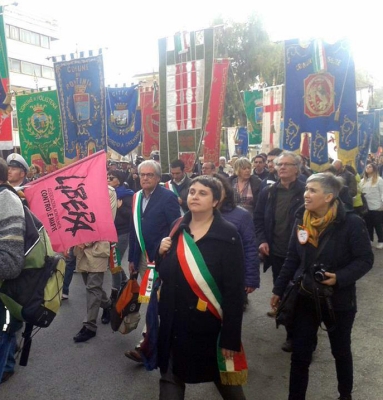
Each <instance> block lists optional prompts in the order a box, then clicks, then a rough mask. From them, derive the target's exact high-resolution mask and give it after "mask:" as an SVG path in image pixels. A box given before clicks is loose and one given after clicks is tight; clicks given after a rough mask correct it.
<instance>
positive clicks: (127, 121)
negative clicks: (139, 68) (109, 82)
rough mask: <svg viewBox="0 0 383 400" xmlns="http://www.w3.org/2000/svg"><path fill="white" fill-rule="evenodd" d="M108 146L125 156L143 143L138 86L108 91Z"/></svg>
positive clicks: (109, 89) (108, 89)
mask: <svg viewBox="0 0 383 400" xmlns="http://www.w3.org/2000/svg"><path fill="white" fill-rule="evenodd" d="M106 112H107V115H108V123H107V135H108V146H109V147H110V148H111V149H112V150H114V151H115V152H117V153H118V154H120V155H122V156H125V155H126V154H128V153H130V152H131V151H132V150H134V149H135V148H136V147H137V146H138V144H139V143H140V141H141V110H140V109H139V107H138V85H135V86H131V87H128V88H126V87H122V88H107V89H106Z"/></svg>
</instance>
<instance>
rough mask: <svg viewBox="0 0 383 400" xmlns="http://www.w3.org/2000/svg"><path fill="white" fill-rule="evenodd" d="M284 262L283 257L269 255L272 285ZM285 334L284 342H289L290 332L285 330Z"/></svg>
mask: <svg viewBox="0 0 383 400" xmlns="http://www.w3.org/2000/svg"><path fill="white" fill-rule="evenodd" d="M284 262H285V257H279V256H275V255H272V254H270V264H271V270H272V272H273V284H275V281H276V280H277V278H278V275H279V273H280V272H281V269H282V266H283V263H284ZM286 332H287V337H286V340H291V339H292V336H293V334H292V331H291V330H290V329H287V328H286Z"/></svg>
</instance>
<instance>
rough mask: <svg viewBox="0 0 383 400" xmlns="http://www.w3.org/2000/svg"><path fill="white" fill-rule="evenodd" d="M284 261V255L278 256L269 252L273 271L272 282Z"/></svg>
mask: <svg viewBox="0 0 383 400" xmlns="http://www.w3.org/2000/svg"><path fill="white" fill-rule="evenodd" d="M284 262H285V257H279V256H275V255H273V254H270V264H271V270H272V271H273V284H275V281H276V280H277V278H278V275H279V273H280V272H281V269H282V266H283V263H284Z"/></svg>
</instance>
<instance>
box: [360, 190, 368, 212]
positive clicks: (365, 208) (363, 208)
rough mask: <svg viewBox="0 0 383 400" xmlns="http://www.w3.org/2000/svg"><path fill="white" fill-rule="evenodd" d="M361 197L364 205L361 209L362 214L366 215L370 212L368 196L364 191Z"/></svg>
mask: <svg viewBox="0 0 383 400" xmlns="http://www.w3.org/2000/svg"><path fill="white" fill-rule="evenodd" d="M360 197H361V199H362V203H363V204H362V206H361V209H360V213H361V215H366V214H367V213H368V204H367V200H366V196H365V195H364V193H361V194H360Z"/></svg>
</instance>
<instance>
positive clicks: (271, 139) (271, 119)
mask: <svg viewBox="0 0 383 400" xmlns="http://www.w3.org/2000/svg"><path fill="white" fill-rule="evenodd" d="M282 102H283V85H278V86H270V87H266V88H264V89H263V119H262V151H264V152H265V153H268V152H269V151H270V150H272V149H273V148H274V147H281V145H280V142H281V118H282Z"/></svg>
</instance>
